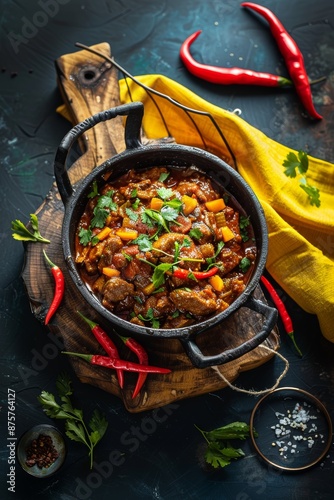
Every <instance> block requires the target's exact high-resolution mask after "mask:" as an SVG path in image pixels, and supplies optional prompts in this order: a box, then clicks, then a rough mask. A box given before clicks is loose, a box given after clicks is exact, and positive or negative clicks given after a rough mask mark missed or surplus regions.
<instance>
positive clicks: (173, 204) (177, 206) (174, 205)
mask: <svg viewBox="0 0 334 500" xmlns="http://www.w3.org/2000/svg"><path fill="white" fill-rule="evenodd" d="M164 206H167V207H171V208H174V209H175V210H177V211H178V212H181V210H182V206H183V205H182V201H181V200H178V199H177V198H173V199H172V200H169V201H165V202H164Z"/></svg>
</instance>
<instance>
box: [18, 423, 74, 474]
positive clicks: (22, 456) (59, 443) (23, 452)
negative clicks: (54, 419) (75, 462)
mask: <svg viewBox="0 0 334 500" xmlns="http://www.w3.org/2000/svg"><path fill="white" fill-rule="evenodd" d="M41 436H46V438H42V440H44V441H49V438H51V440H52V442H50V441H49V442H48V443H44V444H45V445H46V446H47V447H48V449H49V452H50V451H51V455H52V454H53V453H54V452H56V455H57V457H56V458H55V459H54V461H52V459H51V461H52V463H51V465H49V466H38V465H37V464H34V465H32V466H29V465H28V464H27V461H28V459H29V453H30V450H31V446H32V442H33V441H34V440H38V439H39V438H40V437H41ZM37 445H38V443H37ZM42 449H43V447H42V448H41V447H38V450H39V451H38V452H37V454H39V455H40V456H41V457H42V458H44V459H45V453H44V452H42V451H41V450H42ZM16 454H17V459H18V462H19V464H20V465H21V467H22V469H23V470H24V471H25V472H27V473H28V474H30V475H31V476H34V477H37V478H43V477H50V476H51V475H52V474H54V473H55V472H57V471H58V470H59V469H60V468H61V466H62V465H63V463H64V461H65V457H66V445H65V441H64V437H63V435H62V434H61V432H60V431H59V430H58V429H57V428H56V427H53V426H52V425H48V424H40V425H36V426H34V427H32V428H31V429H29V430H28V431H27V432H26V433H25V434H23V435H22V436H21V438H20V440H19V442H18V445H17V450H16ZM33 461H34V459H33V460H32V462H33Z"/></svg>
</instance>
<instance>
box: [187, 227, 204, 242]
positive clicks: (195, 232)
mask: <svg viewBox="0 0 334 500" xmlns="http://www.w3.org/2000/svg"><path fill="white" fill-rule="evenodd" d="M189 236H190V238H194V239H195V240H200V239H201V238H202V236H203V233H202V231H201V230H200V229H198V228H193V229H190V231H189Z"/></svg>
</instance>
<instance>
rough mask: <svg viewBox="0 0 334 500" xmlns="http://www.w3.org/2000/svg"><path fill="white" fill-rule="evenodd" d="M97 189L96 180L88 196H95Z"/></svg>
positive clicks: (97, 192)
mask: <svg viewBox="0 0 334 500" xmlns="http://www.w3.org/2000/svg"><path fill="white" fill-rule="evenodd" d="M98 194H99V190H98V187H97V182H96V180H95V181H94V182H93V189H92V191H91V192H90V193H89V194H88V198H95V196H98Z"/></svg>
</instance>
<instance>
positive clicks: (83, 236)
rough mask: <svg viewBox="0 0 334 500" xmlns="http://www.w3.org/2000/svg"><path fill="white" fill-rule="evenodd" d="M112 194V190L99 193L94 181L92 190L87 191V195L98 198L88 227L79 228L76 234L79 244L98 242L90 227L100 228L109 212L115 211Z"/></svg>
mask: <svg viewBox="0 0 334 500" xmlns="http://www.w3.org/2000/svg"><path fill="white" fill-rule="evenodd" d="M113 194H114V191H113V190H110V191H108V192H107V193H106V194H103V195H99V193H98V191H97V183H96V181H94V183H93V190H92V191H91V192H90V193H89V195H88V197H89V198H95V197H96V196H98V200H97V203H96V205H95V207H94V210H93V217H92V220H91V223H90V226H89V228H87V229H84V228H81V229H80V231H79V234H78V236H79V239H80V243H81V245H83V246H87V245H88V244H89V243H91V244H92V245H96V244H97V243H98V242H99V239H98V238H97V237H96V236H93V232H92V229H94V228H95V227H97V228H99V229H102V228H103V227H104V226H105V223H106V220H107V218H108V216H109V214H110V212H117V210H118V205H117V203H115V202H114V201H113V200H112V197H113Z"/></svg>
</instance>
